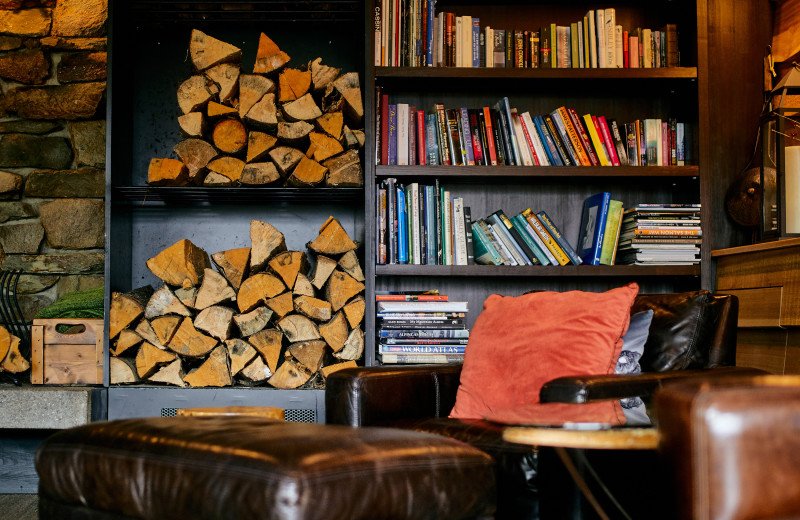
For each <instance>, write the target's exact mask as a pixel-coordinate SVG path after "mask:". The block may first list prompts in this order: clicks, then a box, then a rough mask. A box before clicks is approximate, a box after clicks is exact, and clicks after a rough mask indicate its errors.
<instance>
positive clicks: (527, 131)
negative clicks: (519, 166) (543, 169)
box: [519, 112, 550, 166]
mask: <svg viewBox="0 0 800 520" xmlns="http://www.w3.org/2000/svg"><path fill="white" fill-rule="evenodd" d="M519 123H520V127H521V128H522V133H523V135H524V136H525V142H526V143H527V144H528V149H529V150H531V155H532V156H533V161H534V164H535V165H537V166H539V165H544V166H547V165H549V163H550V162H549V161H548V160H547V156H546V154H545V153H544V150H542V149H541V147H540V145H539V142H538V141H539V138H538V137H537V135H536V130H535V129H534V128H533V121H532V120H531V118H530V114H529V113H528V112H525V113H523V114H521V115H520V116H519Z"/></svg>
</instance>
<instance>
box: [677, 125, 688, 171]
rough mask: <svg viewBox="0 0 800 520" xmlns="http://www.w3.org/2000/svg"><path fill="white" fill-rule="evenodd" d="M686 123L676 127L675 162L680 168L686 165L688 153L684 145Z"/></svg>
mask: <svg viewBox="0 0 800 520" xmlns="http://www.w3.org/2000/svg"><path fill="white" fill-rule="evenodd" d="M683 128H684V123H677V124H676V125H675V160H676V164H677V165H678V166H684V165H685V164H686V152H685V148H684V147H685V144H684V130H683Z"/></svg>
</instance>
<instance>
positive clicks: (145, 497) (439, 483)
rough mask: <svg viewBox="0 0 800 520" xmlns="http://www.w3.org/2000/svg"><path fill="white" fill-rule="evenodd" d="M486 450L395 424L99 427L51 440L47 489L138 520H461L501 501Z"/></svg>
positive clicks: (45, 461) (42, 473) (45, 449)
mask: <svg viewBox="0 0 800 520" xmlns="http://www.w3.org/2000/svg"><path fill="white" fill-rule="evenodd" d="M492 468H493V466H492V460H491V458H490V457H489V455H487V454H485V453H483V452H481V451H480V450H478V449H476V448H473V447H471V446H469V445H467V444H465V443H462V442H460V441H457V440H455V439H448V438H446V437H442V436H439V435H433V434H427V433H420V432H413V431H405V430H399V429H393V428H352V427H349V426H339V425H323V424H307V423H286V422H277V421H272V420H269V419H263V418H254V417H163V418H150V419H128V420H121V421H111V422H100V423H93V424H89V425H86V426H81V427H78V428H72V429H69V430H64V431H62V432H59V433H57V434H55V435H53V436H52V437H50V438H48V439H47V440H46V441H45V442H44V443H43V444H42V446H41V447H40V449H39V451H38V452H37V457H36V469H37V471H38V473H39V479H40V480H39V486H40V488H39V489H40V491H39V492H40V494H41V495H42V496H44V497H46V498H47V499H49V500H53V501H58V502H60V503H67V504H84V505H86V506H88V507H90V508H92V509H95V510H102V511H110V512H113V513H116V514H122V515H128V516H131V517H135V518H142V519H155V518H192V519H206V518H207V519H218V518H296V519H316V518H319V519H329V518H347V519H360V518H362V519H366V518H409V519H411V518H414V519H416V518H464V517H468V516H475V515H478V514H480V513H482V512H486V511H487V510H488V509H490V508H491V507H492V506H491V505H490V504H492V503H493V500H494V474H493V469H492Z"/></svg>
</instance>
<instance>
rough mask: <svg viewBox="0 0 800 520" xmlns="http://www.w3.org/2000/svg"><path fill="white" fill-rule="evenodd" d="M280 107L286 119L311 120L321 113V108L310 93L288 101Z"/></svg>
mask: <svg viewBox="0 0 800 520" xmlns="http://www.w3.org/2000/svg"><path fill="white" fill-rule="evenodd" d="M281 108H282V109H283V115H284V117H286V120H287V121H313V120H314V119H316V118H318V117H319V116H321V115H322V110H320V109H319V107H318V106H317V102H316V101H314V98H313V97H311V94H306V95H304V96H302V97H300V98H298V99H295V100H294V101H290V102H288V103H286V104H284V105H283V106H282V107H281Z"/></svg>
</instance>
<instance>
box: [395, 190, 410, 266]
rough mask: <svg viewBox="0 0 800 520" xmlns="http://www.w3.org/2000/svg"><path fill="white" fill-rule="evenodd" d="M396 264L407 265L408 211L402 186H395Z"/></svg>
mask: <svg viewBox="0 0 800 520" xmlns="http://www.w3.org/2000/svg"><path fill="white" fill-rule="evenodd" d="M397 262H398V263H400V264H407V263H408V210H407V208H406V194H405V189H404V188H403V185H402V184H400V185H398V186H397Z"/></svg>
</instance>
